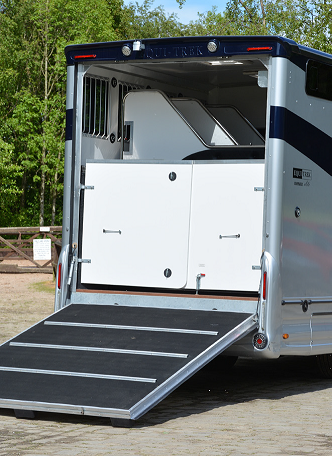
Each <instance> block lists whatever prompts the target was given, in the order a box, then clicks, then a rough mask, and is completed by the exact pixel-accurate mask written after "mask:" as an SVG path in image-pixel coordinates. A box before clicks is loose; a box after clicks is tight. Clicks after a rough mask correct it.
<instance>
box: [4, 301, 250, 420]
mask: <svg viewBox="0 0 332 456" xmlns="http://www.w3.org/2000/svg"><path fill="white" fill-rule="evenodd" d="M252 317H253V316H252V315H250V314H243V313H232V312H213V311H193V310H178V309H160V308H143V307H125V306H106V305H105V306H104V305H86V304H71V305H70V306H68V307H66V308H64V309H62V310H61V311H59V312H57V313H55V314H53V315H51V316H50V317H49V318H47V319H46V320H44V321H42V322H40V323H38V324H37V325H35V326H33V327H32V328H30V329H28V330H27V331H25V332H23V333H21V334H19V335H18V336H16V337H15V338H13V339H11V340H10V341H8V342H6V343H5V344H3V345H2V346H1V347H0V385H1V386H0V407H7V408H14V409H25V410H46V411H58V412H67V413H76V414H89V415H97V416H98V415H104V416H109V417H114V418H123V419H132V418H133V419H136V418H138V417H139V416H141V415H142V414H143V413H145V412H146V411H147V410H149V409H150V408H151V407H153V406H154V405H155V404H156V403H158V402H160V400H162V399H163V398H164V397H166V396H167V395H168V394H169V393H170V392H171V391H173V390H174V389H175V388H176V387H177V386H178V385H179V384H181V383H182V382H183V381H184V380H185V379H186V378H188V377H190V376H191V375H192V374H193V373H195V372H196V371H197V370H199V369H200V368H201V367H202V366H203V365H204V364H206V363H207V362H208V360H209V359H210V358H213V357H214V356H215V355H216V354H218V353H219V352H221V351H223V350H224V349H225V348H227V347H228V346H229V345H230V344H231V343H233V342H234V341H235V340H238V339H239V338H240V337H242V336H244V335H245V334H247V333H248V332H249V331H250V330H252V329H253V328H254V327H255V325H256V323H255V321H254V319H253V318H252ZM217 352H218V353H217Z"/></svg>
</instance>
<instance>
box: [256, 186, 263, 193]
mask: <svg viewBox="0 0 332 456" xmlns="http://www.w3.org/2000/svg"><path fill="white" fill-rule="evenodd" d="M254 192H264V187H254Z"/></svg>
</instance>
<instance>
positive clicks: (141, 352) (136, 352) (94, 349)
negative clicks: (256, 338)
mask: <svg viewBox="0 0 332 456" xmlns="http://www.w3.org/2000/svg"><path fill="white" fill-rule="evenodd" d="M9 345H10V346H11V347H24V348H53V349H56V350H80V351H92V352H103V353H121V354H126V355H145V356H165V357H168V358H188V354H187V353H167V352H154V351H144V350H125V349H122V348H103V347H82V346H79V345H77V346H76V345H53V344H34V343H30V342H10V344H9Z"/></svg>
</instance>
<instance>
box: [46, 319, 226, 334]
mask: <svg viewBox="0 0 332 456" xmlns="http://www.w3.org/2000/svg"><path fill="white" fill-rule="evenodd" d="M44 325H51V326H74V327H75V326H76V327H81V328H100V329H128V330H130V331H151V332H170V333H179V334H201V335H206V336H217V335H218V332H217V331H200V330H197V329H181V328H156V327H153V326H125V325H103V324H99V323H72V322H66V321H48V320H46V321H44Z"/></svg>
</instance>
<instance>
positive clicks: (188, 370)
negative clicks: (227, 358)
mask: <svg viewBox="0 0 332 456" xmlns="http://www.w3.org/2000/svg"><path fill="white" fill-rule="evenodd" d="M256 327H257V318H256V315H251V316H250V317H249V318H247V319H246V320H244V321H243V322H242V323H240V324H239V325H238V326H236V327H235V328H234V329H232V330H231V331H229V332H228V333H227V334H225V335H224V336H223V337H221V338H220V339H219V340H217V341H216V342H215V343H214V344H212V345H211V346H210V347H208V348H207V349H206V350H204V351H203V352H202V353H200V354H199V355H198V356H197V357H196V358H195V359H193V360H192V361H191V362H189V363H188V364H187V365H186V366H184V367H183V368H182V369H180V370H179V371H178V372H176V373H175V374H174V375H172V376H171V377H170V378H168V379H167V380H166V381H165V382H164V383H163V384H161V385H160V386H159V387H158V388H156V389H155V390H154V391H152V392H151V393H150V394H148V395H147V396H146V397H145V398H143V399H142V400H141V401H140V402H138V403H137V404H135V405H134V406H133V407H132V408H131V409H130V410H129V413H130V418H131V419H135V420H136V419H138V418H140V417H141V416H142V415H144V414H145V413H146V412H148V411H149V410H150V409H151V408H153V407H154V406H155V405H157V404H158V403H159V402H160V401H162V400H163V399H165V397H167V396H168V395H169V394H170V393H171V392H172V391H174V390H175V389H176V388H177V387H178V386H180V385H181V384H182V383H183V382H184V381H186V380H187V379H188V378H190V377H191V376H192V375H194V374H195V373H196V372H198V371H199V370H200V369H201V368H202V367H204V366H205V365H206V364H207V363H208V362H209V361H211V359H213V358H215V357H216V356H218V355H219V354H220V353H222V352H223V351H225V350H226V349H227V348H228V347H230V346H231V345H232V344H234V343H235V342H236V341H238V340H240V339H242V338H243V337H244V336H246V335H247V334H248V333H250V332H251V331H252V330H253V329H255V328H256Z"/></svg>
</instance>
